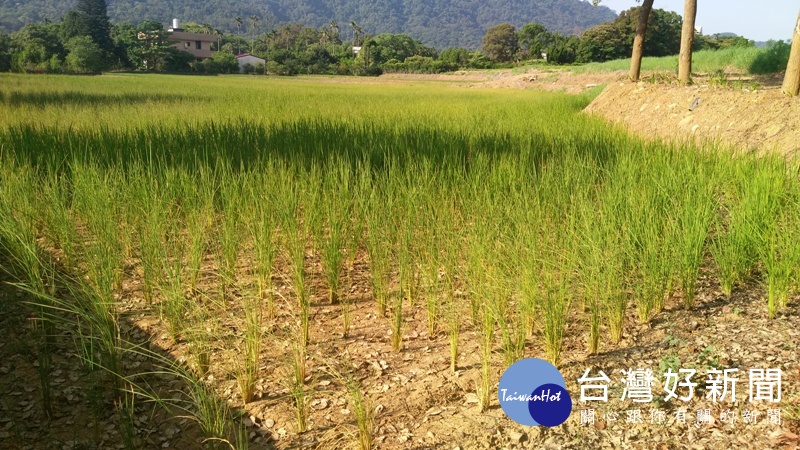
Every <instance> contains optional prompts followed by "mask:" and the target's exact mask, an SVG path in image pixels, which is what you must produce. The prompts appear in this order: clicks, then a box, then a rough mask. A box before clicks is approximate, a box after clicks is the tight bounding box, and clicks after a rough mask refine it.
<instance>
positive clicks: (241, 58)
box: [236, 53, 267, 73]
mask: <svg viewBox="0 0 800 450" xmlns="http://www.w3.org/2000/svg"><path fill="white" fill-rule="evenodd" d="M236 61H238V62H239V72H240V73H242V72H244V65H245V64H250V65H251V66H253V67H257V66H258V65H259V64H266V63H267V62H266V61H265V60H263V59H261V58H259V57H258V56H253V55H251V54H249V53H242V54H241V55H236Z"/></svg>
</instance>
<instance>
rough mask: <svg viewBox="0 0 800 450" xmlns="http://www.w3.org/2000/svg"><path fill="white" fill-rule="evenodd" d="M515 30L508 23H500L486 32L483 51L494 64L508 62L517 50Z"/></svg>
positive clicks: (517, 43) (517, 42)
mask: <svg viewBox="0 0 800 450" xmlns="http://www.w3.org/2000/svg"><path fill="white" fill-rule="evenodd" d="M516 31H517V30H516V29H515V28H514V25H511V24H510V23H501V24H499V25H495V26H493V27H491V28H489V29H488V30H486V35H485V36H484V37H483V51H485V52H486V53H487V54H488V55H489V59H491V60H492V61H495V62H509V61H513V60H514V55H516V54H517V50H519V41H518V40H517V32H516Z"/></svg>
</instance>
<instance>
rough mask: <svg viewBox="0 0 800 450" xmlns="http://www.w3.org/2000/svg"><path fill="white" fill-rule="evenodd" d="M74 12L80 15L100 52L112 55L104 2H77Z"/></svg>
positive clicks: (84, 0)
mask: <svg viewBox="0 0 800 450" xmlns="http://www.w3.org/2000/svg"><path fill="white" fill-rule="evenodd" d="M75 11H76V12H77V13H78V14H80V16H81V17H82V19H83V23H84V24H85V25H86V28H87V29H88V32H89V35H90V36H91V37H92V40H93V41H94V43H95V44H97V46H98V47H100V49H101V50H103V51H105V52H108V53H109V54H111V53H114V50H115V48H114V41H113V40H112V39H111V21H110V20H109V19H108V8H107V7H106V2H105V0H78V3H77V4H76V5H75Z"/></svg>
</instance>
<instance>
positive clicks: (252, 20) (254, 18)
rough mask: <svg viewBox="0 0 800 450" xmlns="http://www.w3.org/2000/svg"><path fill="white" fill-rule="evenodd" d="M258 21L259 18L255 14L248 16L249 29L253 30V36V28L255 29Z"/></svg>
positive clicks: (259, 20)
mask: <svg viewBox="0 0 800 450" xmlns="http://www.w3.org/2000/svg"><path fill="white" fill-rule="evenodd" d="M258 22H261V19H259V18H258V16H255V15H253V16H250V25H251V28H250V30H252V31H253V36H255V35H256V33H255V30H256V27H258Z"/></svg>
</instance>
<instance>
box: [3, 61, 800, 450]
mask: <svg viewBox="0 0 800 450" xmlns="http://www.w3.org/2000/svg"><path fill="white" fill-rule="evenodd" d="M596 93H597V92H590V93H587V94H583V95H578V96H569V95H565V94H558V93H544V92H535V91H522V90H503V89H469V88H463V87H461V88H457V87H447V86H443V85H441V84H438V85H436V84H425V83H423V82H413V83H412V82H409V83H408V84H407V85H381V84H353V83H337V82H336V80H335V79H328V78H316V79H315V78H305V79H303V78H300V79H264V78H260V77H257V78H254V77H235V76H233V77H179V76H155V75H152V76H151V75H133V74H130V75H128V74H113V75H105V76H100V77H68V76H21V75H9V74H0V265H1V266H2V268H3V269H4V271H5V272H6V275H5V287H4V288H3V289H2V291H0V292H2V295H3V296H2V297H0V310H2V311H3V314H4V315H5V317H6V319H5V321H4V322H3V325H2V328H3V329H4V331H3V333H4V336H5V337H6V338H7V340H6V344H5V345H4V346H3V347H0V350H2V351H3V352H4V353H3V354H4V355H5V357H6V361H5V362H4V363H3V365H2V366H1V367H0V373H2V374H3V376H2V378H0V383H2V384H4V386H2V388H3V390H4V391H5V392H8V393H9V394H8V395H5V394H4V395H3V398H2V401H0V416H2V417H5V418H4V419H0V420H2V422H0V428H2V429H3V430H4V431H3V433H2V434H1V435H0V447H4V448H126V449H134V448H167V447H170V446H171V447H173V448H236V449H244V448H300V447H323V448H346V447H347V448H359V449H368V448H453V446H456V445H461V446H463V447H462V448H472V447H473V445H474V446H478V442H479V441H478V440H475V439H476V438H475V437H474V436H473V435H479V434H480V435H487V436H492V435H493V433H499V432H498V427H504V429H509V428H511V425H510V423H511V422H510V421H509V420H508V419H502V418H498V419H497V420H496V421H495V422H492V424H493V425H491V424H490V425H488V426H486V427H477V428H471V429H470V428H465V430H466V431H464V432H462V433H461V435H460V437H459V436H453V435H448V434H446V433H440V432H439V431H435V430H434V429H433V428H425V427H426V426H428V425H427V424H428V423H433V422H434V421H435V420H446V419H445V418H449V419H447V420H451V423H450V425H449V426H450V427H451V428H452V427H455V428H457V427H459V425H458V423H459V422H460V421H461V420H462V419H461V418H462V416H460V415H459V414H460V413H459V412H458V411H461V408H464V409H468V410H469V411H472V413H471V414H474V415H475V416H478V415H492V414H493V415H495V416H498V417H499V415H498V404H497V402H498V401H497V383H498V379H499V375H500V374H501V373H502V371H503V369H504V368H506V367H508V365H510V364H511V363H513V362H514V361H517V360H519V359H521V358H526V357H538V358H542V359H547V360H548V361H550V362H552V363H553V364H555V365H556V366H558V367H559V368H562V367H573V368H574V369H575V370H578V369H577V368H575V365H576V364H577V365H578V366H580V368H581V370H579V372H582V368H583V365H586V364H589V363H585V361H587V359H586V358H591V357H593V355H604V354H611V353H613V352H616V351H618V350H619V349H620V348H623V347H625V346H627V345H631V344H630V343H631V342H632V341H631V339H633V340H634V341H635V340H636V339H637V336H638V334H639V333H643V332H644V331H642V330H647V329H649V328H652V327H656V326H657V324H658V323H659V320H660V318H662V317H664V314H666V312H665V311H668V310H669V311H682V312H681V314H686V317H692V315H693V314H695V313H696V311H697V309H698V302H699V300H698V299H702V298H705V297H704V296H705V295H706V294H707V293H708V292H710V291H711V290H716V291H718V292H719V296H718V298H721V299H722V300H721V301H723V302H724V301H725V299H726V298H730V297H731V296H735V295H736V294H737V293H741V292H748V293H750V294H753V295H754V296H755V300H754V301H755V303H754V305H755V306H754V308H755V309H754V310H753V312H752V314H753V315H754V317H758V318H760V319H764V320H766V321H767V322H774V323H779V324H780V323H790V322H780V321H787V320H790V319H792V317H796V310H797V306H798V303H797V298H798V297H797V295H798V288H799V287H800V178H798V165H797V163H796V161H793V160H786V159H784V158H782V157H779V156H760V157H756V156H751V155H749V154H744V155H743V154H742V152H741V151H739V152H735V149H725V148H718V147H715V146H711V145H706V146H702V147H697V146H693V145H690V144H680V143H675V142H672V143H664V142H659V141H655V142H650V141H647V142H645V141H643V140H640V139H637V138H635V137H632V136H630V135H628V134H626V133H625V132H624V131H623V130H621V129H618V128H614V127H612V126H610V125H608V124H606V123H605V122H603V121H602V120H600V119H598V118H595V117H591V116H588V115H585V114H582V113H581V110H582V109H583V108H584V107H585V106H586V105H588V104H589V102H590V101H591V100H592V98H593V95H595V94H596ZM735 153H736V156H734V155H735ZM709 286H712V287H709ZM781 326H783V325H781ZM11 347H14V348H13V349H12V348H11ZM790 350H791V349H790ZM576 355H581V356H580V358H578V357H577V356H576ZM706 357H707V358H708V355H706ZM576 361H579V362H577V363H576ZM589 361H590V360H589ZM787 361H788V360H787ZM778 362H780V361H778ZM776 364H777V363H776ZM786 365H787V367H788V365H789V363H788V362H786ZM573 381H574V380H569V381H568V382H569V383H573ZM786 383H787V384H789V382H788V381H786ZM792 389H795V390H796V387H793V388H792ZM17 393H18V394H17ZM786 397H787V398H790V396H789V395H787V396H786ZM23 401H24V404H22V402H23ZM26 408H27V409H26ZM26 414H27V415H26ZM423 417H424V422H425V424H423V423H422V422H423ZM571 420H572V419H571ZM787 421H788V419H787ZM498 424H500V425H498ZM565 426H566V425H565ZM575 426H577V425H575ZM492 427H494V428H492ZM76 430H78V431H76ZM420 430H423V431H420ZM425 430H431V431H427V433H426V432H425ZM529 437H530V438H531V439H530V440H529V441H528V442H526V444H531V445H534V446H538V445H539V444H537V443H536V442H531V440H533V439H532V436H529ZM545 437H546V436H545ZM510 439H511V440H510V441H509V440H505V441H502V442H501V441H487V442H489V444H487V445H488V446H490V447H500V446H504V445H508V446H509V448H510V447H511V446H513V445H520V442H516V443H514V442H513V441H514V440H515V438H514V437H513V435H512V437H511V438H510ZM587 439H588V438H587ZM516 440H517V441H520V440H521V438H517V439H516ZM571 442H573V444H575V445H576V446H581V445H584V446H585V445H586V443H585V442H591V441H578V442H577V443H575V442H574V441H571ZM581 442H583V444H581ZM551 444H554V445H565V446H567V447H569V446H568V445H566V444H567V442H566V441H564V442H561V441H556V442H555V443H552V442H551ZM481 446H484V444H483V443H481ZM666 448H672V447H666Z"/></svg>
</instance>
